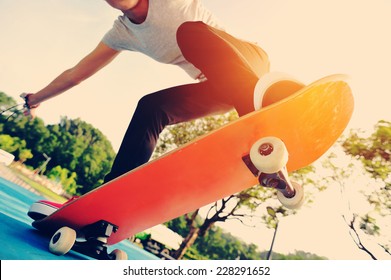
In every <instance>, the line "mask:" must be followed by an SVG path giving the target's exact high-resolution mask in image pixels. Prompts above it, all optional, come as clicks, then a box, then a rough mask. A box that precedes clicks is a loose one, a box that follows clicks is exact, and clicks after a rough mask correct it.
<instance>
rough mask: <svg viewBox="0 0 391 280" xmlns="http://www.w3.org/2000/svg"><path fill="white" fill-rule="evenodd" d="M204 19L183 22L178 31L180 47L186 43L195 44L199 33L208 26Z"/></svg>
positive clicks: (177, 36)
mask: <svg viewBox="0 0 391 280" xmlns="http://www.w3.org/2000/svg"><path fill="white" fill-rule="evenodd" d="M206 26H207V25H206V24H205V23H203V22H202V21H186V22H184V23H182V24H181V25H180V26H179V27H178V29H177V32H176V38H177V42H178V45H179V47H180V48H182V47H183V46H184V45H186V44H194V43H195V41H197V34H199V32H200V31H202V30H204V28H206Z"/></svg>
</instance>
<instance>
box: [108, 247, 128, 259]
mask: <svg viewBox="0 0 391 280" xmlns="http://www.w3.org/2000/svg"><path fill="white" fill-rule="evenodd" d="M111 255H112V256H113V257H114V260H127V259H128V255H127V254H126V253H125V252H124V251H122V250H119V249H115V250H114V251H113V252H111Z"/></svg>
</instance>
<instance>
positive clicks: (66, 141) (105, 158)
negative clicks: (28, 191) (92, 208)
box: [0, 92, 115, 194]
mask: <svg viewBox="0 0 391 280" xmlns="http://www.w3.org/2000/svg"><path fill="white" fill-rule="evenodd" d="M15 104H16V102H15V101H14V100H13V99H12V98H11V97H8V96H7V95H6V94H4V93H2V92H0V108H1V109H2V110H5V109H6V108H10V107H11V106H13V105H15ZM11 113H14V115H13V116H12V118H9V119H8V120H7V121H6V118H7V116H8V115H9V114H11ZM8 115H7V114H3V115H0V135H3V138H2V139H1V141H0V143H1V145H3V146H6V145H7V147H6V148H5V149H4V150H7V151H9V152H16V151H17V152H16V154H15V156H16V157H17V159H20V160H21V161H25V164H26V165H27V166H31V167H33V168H35V169H37V168H39V167H40V166H42V164H43V163H44V162H45V161H46V157H44V155H43V154H46V155H48V156H49V157H50V158H51V160H50V161H49V163H48V165H47V167H46V171H45V172H51V169H53V168H56V166H61V168H63V169H64V170H68V171H69V174H68V175H67V177H68V179H69V180H70V181H67V183H66V185H67V189H68V190H69V191H70V192H71V193H76V194H84V193H86V192H88V191H90V190H92V189H94V188H95V187H97V186H99V185H101V184H102V182H103V178H104V176H105V175H106V174H107V173H108V172H109V170H110V168H111V165H112V162H113V160H114V157H115V153H114V151H113V148H112V146H111V143H110V142H109V141H108V140H107V138H106V137H105V136H104V135H103V134H102V133H101V132H100V131H99V130H98V129H96V128H94V127H93V126H92V125H90V124H88V123H86V122H84V121H82V120H80V119H75V120H70V119H68V118H66V117H63V118H61V120H60V122H59V123H58V124H53V125H45V124H44V122H43V121H42V119H40V118H35V119H34V120H32V121H31V120H29V119H28V118H26V117H24V116H23V115H22V114H21V113H20V112H17V111H14V112H10V113H8ZM56 172H58V170H54V171H53V173H56ZM63 172H64V171H63ZM73 173H76V174H77V177H76V176H75V175H72V174H73ZM62 176H64V175H62ZM60 177H61V176H60ZM73 181H75V182H73ZM75 184H76V185H75Z"/></svg>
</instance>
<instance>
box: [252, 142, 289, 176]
mask: <svg viewBox="0 0 391 280" xmlns="http://www.w3.org/2000/svg"><path fill="white" fill-rule="evenodd" d="M250 158H251V161H252V163H253V164H254V166H255V167H256V168H257V169H258V170H259V171H260V172H262V173H267V174H272V173H276V172H278V171H280V170H281V169H283V168H284V167H285V165H286V163H287V162H288V150H287V149H286V147H285V144H284V142H282V141H281V139H279V138H277V137H265V138H262V139H260V140H258V141H257V142H255V143H254V145H253V146H252V147H251V150H250Z"/></svg>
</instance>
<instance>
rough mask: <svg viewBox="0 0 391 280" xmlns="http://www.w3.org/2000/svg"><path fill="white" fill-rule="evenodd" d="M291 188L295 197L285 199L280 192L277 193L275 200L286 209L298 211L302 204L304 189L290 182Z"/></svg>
mask: <svg viewBox="0 0 391 280" xmlns="http://www.w3.org/2000/svg"><path fill="white" fill-rule="evenodd" d="M292 186H293V188H294V189H295V195H294V196H293V197H291V198H289V197H285V196H284V195H283V194H282V193H281V192H279V191H278V192H277V198H278V200H279V201H280V202H281V204H282V205H283V206H285V207H286V208H288V209H298V208H300V207H301V205H303V203H304V189H303V187H302V186H301V185H300V184H298V183H296V182H292Z"/></svg>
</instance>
